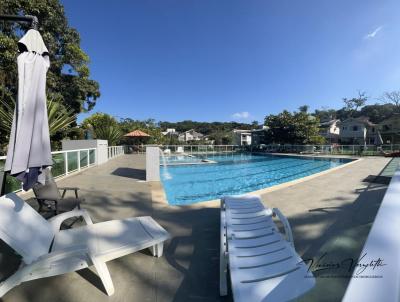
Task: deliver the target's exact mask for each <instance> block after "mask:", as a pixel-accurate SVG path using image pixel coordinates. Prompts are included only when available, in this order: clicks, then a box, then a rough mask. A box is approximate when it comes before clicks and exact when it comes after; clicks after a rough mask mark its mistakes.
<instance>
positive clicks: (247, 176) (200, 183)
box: [160, 154, 351, 205]
mask: <svg viewBox="0 0 400 302" xmlns="http://www.w3.org/2000/svg"><path fill="white" fill-rule="evenodd" d="M203 158H204V157H203ZM206 159H208V160H212V161H216V162H217V163H214V164H200V165H179V166H167V171H166V168H165V167H160V169H161V171H160V172H161V181H162V183H163V186H164V189H165V192H166V195H167V199H168V202H169V204H173V205H183V204H191V203H196V202H200V201H206V200H211V199H218V198H220V197H222V196H224V195H234V194H243V193H248V192H252V191H256V190H259V189H263V188H267V187H271V186H274V185H277V184H281V183H284V182H288V181H291V180H295V179H299V178H302V177H305V176H308V175H311V174H314V173H318V172H321V171H325V170H328V169H331V168H334V167H337V166H340V165H342V164H344V163H347V162H350V161H351V159H339V158H312V157H297V156H274V155H254V154H224V155H209V156H207V157H206ZM166 172H168V173H166Z"/></svg>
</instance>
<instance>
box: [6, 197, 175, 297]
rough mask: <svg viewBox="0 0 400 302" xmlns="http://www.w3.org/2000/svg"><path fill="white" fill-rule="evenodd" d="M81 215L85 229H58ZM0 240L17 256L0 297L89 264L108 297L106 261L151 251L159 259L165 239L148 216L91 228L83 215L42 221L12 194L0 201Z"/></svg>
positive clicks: (110, 289)
mask: <svg viewBox="0 0 400 302" xmlns="http://www.w3.org/2000/svg"><path fill="white" fill-rule="evenodd" d="M79 216H82V217H83V218H84V220H85V222H86V224H87V226H82V227H77V228H73V229H67V230H60V226H61V224H62V223H63V221H65V220H66V219H68V218H71V217H79ZM0 238H1V239H2V240H3V241H4V242H6V243H7V244H8V245H9V246H10V247H12V248H13V249H14V250H15V251H16V252H17V253H19V254H20V255H21V256H22V259H23V263H22V265H21V266H20V268H19V269H18V270H17V271H16V272H15V273H14V274H13V275H11V276H10V277H9V278H8V279H6V280H5V281H4V282H2V283H0V297H2V296H3V295H5V294H6V293H7V292H8V291H9V290H11V289H12V288H13V287H15V286H17V285H18V284H20V283H22V282H25V281H29V280H34V279H39V278H45V277H50V276H55V275H61V274H65V273H68V272H74V271H77V270H80V269H83V268H86V267H88V266H91V265H94V266H95V268H96V270H97V273H98V274H99V277H100V279H101V281H102V282H103V284H104V288H105V290H106V292H107V294H108V295H112V294H113V293H114V286H113V283H112V280H111V276H110V273H109V271H108V269H107V266H106V262H107V261H110V260H113V259H115V258H119V257H122V256H125V255H127V254H130V253H134V252H136V251H139V250H142V249H145V248H150V250H151V252H152V254H153V255H154V256H157V257H161V256H162V252H163V242H164V241H165V240H167V239H168V238H169V234H168V232H167V231H166V230H164V229H163V228H162V227H161V226H160V225H159V224H158V223H157V222H155V221H154V220H153V219H152V218H151V217H148V216H146V217H136V218H127V219H122V220H111V221H106V222H101V223H95V224H93V222H92V220H91V219H90V216H89V214H88V213H87V212H86V211H85V210H73V211H70V212H66V213H63V214H60V215H57V216H55V217H53V218H52V219H51V220H45V219H44V218H43V217H42V216H40V215H39V214H38V213H37V212H36V211H35V210H34V209H33V208H31V207H30V206H29V205H28V204H27V203H25V202H24V201H23V200H22V199H21V198H19V197H18V196H17V195H15V194H14V193H11V194H7V195H5V196H2V197H0Z"/></svg>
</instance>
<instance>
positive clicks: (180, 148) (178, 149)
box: [175, 147, 185, 154]
mask: <svg viewBox="0 0 400 302" xmlns="http://www.w3.org/2000/svg"><path fill="white" fill-rule="evenodd" d="M175 153H179V154H183V153H185V151H184V150H183V147H178V148H177V149H176V151H175Z"/></svg>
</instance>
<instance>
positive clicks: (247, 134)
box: [233, 129, 251, 146]
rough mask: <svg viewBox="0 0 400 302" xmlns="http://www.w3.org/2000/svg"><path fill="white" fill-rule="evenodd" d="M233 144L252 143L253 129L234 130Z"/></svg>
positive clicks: (247, 144)
mask: <svg viewBox="0 0 400 302" xmlns="http://www.w3.org/2000/svg"><path fill="white" fill-rule="evenodd" d="M233 144H234V145H238V146H249V145H251V131H250V130H239V129H234V130H233Z"/></svg>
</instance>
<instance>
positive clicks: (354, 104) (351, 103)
mask: <svg viewBox="0 0 400 302" xmlns="http://www.w3.org/2000/svg"><path fill="white" fill-rule="evenodd" d="M367 100H368V97H367V95H366V93H365V92H361V91H359V92H358V96H357V97H354V98H351V99H347V98H343V102H344V104H345V106H346V107H345V108H346V109H347V110H348V111H349V112H350V115H353V113H355V112H357V110H358V109H359V108H361V107H363V106H364V105H365V103H366V102H367Z"/></svg>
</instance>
